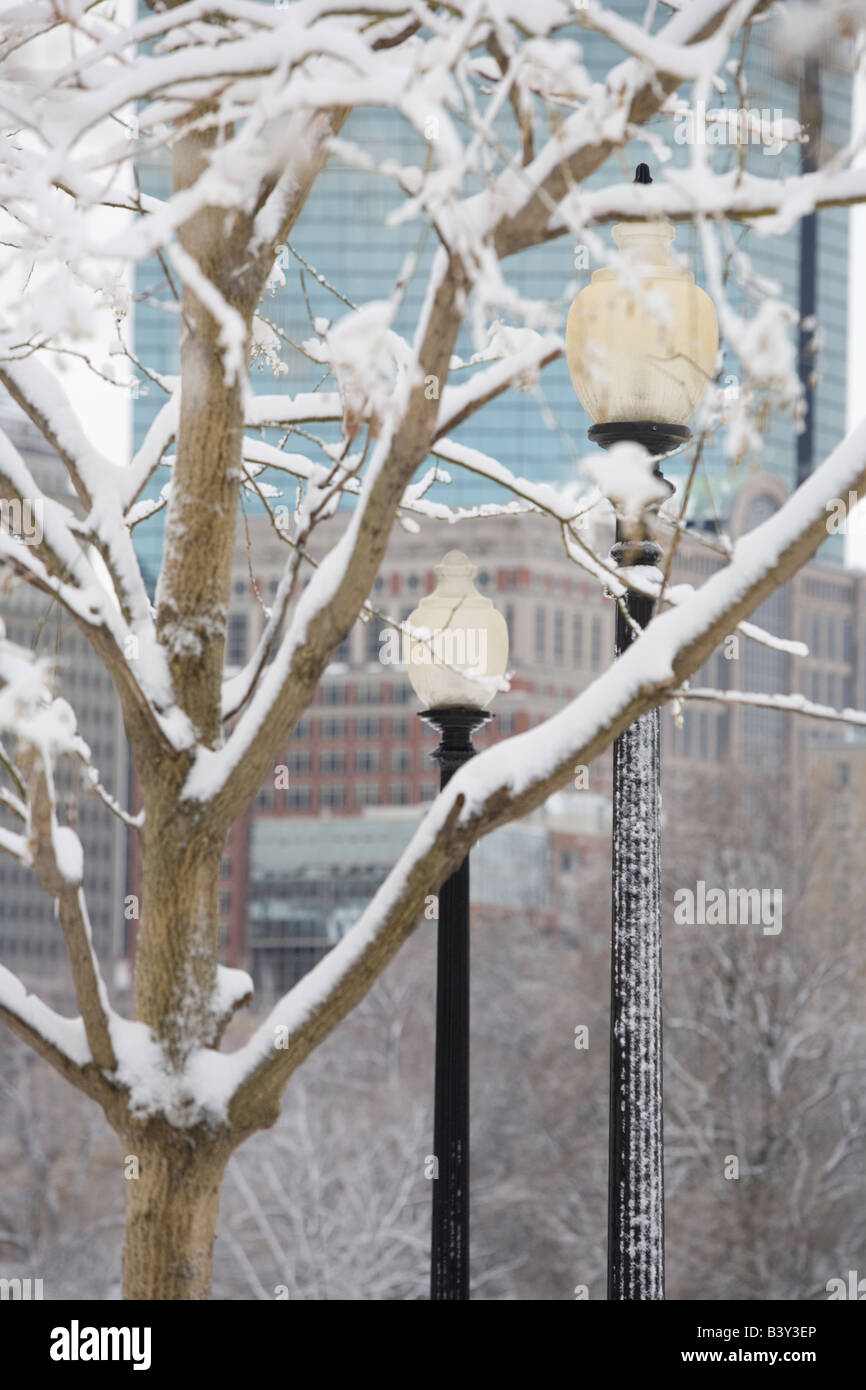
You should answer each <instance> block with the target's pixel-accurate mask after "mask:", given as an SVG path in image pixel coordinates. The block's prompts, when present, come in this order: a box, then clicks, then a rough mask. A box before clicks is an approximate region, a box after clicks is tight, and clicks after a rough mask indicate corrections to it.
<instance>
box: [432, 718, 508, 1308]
mask: <svg viewBox="0 0 866 1390" xmlns="http://www.w3.org/2000/svg"><path fill="white" fill-rule="evenodd" d="M420 717H421V718H422V719H423V720H424V722H425V723H426V724H430V725H432V726H433V728H434V729H437V730H438V731H439V734H440V735H441V741H440V743H439V747H438V748H437V749H436V750H435V752H434V753H433V755H432V756H433V757H434V758H435V759H436V761H437V762H438V764H439V774H440V775H439V786H440V789H441V788H442V787H444V786H445V785H446V784H447V783H448V782H449V780H450V779H451V777H452V776H453V775H454V773H455V772H456V771H457V769H458V768H459V767H462V766H463V764H464V763H465V762H467V761H468V760H469V759H470V758H471V757H473V756H474V754H475V749H474V748H473V746H472V735H473V733H474V732H475V730H476V729H480V728H481V727H482V726H483V725H484V724H486V723H488V721H489V720H490V719H492V718H493V716H492V715H491V714H487V713H486V711H484V710H479V709H461V708H459V707H458V708H456V709H430V710H425V711H424V712H423V713H422V715H421V716H420ZM433 1153H434V1154H435V1156H436V1161H437V1164H438V1174H437V1176H436V1178H435V1179H434V1183H433V1236H432V1248H431V1254H430V1297H431V1299H433V1300H439V1299H468V1297H469V857H468V855H467V857H466V858H465V859H464V860H463V863H462V864H461V865H460V867H459V869H456V870H455V872H454V873H453V874H452V875H451V877H450V878H449V879H448V880H447V881H446V882H445V883H444V884H443V885H442V888H441V889H440V892H439V927H438V934H437V940H436V1078H435V1082H434V1102H433Z"/></svg>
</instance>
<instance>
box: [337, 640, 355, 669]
mask: <svg viewBox="0 0 866 1390" xmlns="http://www.w3.org/2000/svg"><path fill="white" fill-rule="evenodd" d="M351 645H352V644H351V642H350V641H349V638H348V637H344V638H343V640H342V642H341V643H340V645H339V647H338V648H337V650H336V651H335V652H334V661H339V662H341V663H342V664H343V665H348V663H349V661H350V660H351V657H352V652H351Z"/></svg>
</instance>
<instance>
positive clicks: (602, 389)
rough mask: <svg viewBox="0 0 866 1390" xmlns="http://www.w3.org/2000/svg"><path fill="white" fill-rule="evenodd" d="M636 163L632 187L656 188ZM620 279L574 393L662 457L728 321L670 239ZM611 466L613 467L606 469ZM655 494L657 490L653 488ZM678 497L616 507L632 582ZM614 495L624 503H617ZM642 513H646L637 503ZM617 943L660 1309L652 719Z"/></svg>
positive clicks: (635, 772) (643, 1249)
mask: <svg viewBox="0 0 866 1390" xmlns="http://www.w3.org/2000/svg"><path fill="white" fill-rule="evenodd" d="M651 182H652V179H651V178H650V172H649V169H648V168H647V166H646V165H645V164H640V165H638V169H637V175H636V178H635V183H639V184H646V183H651ZM613 239H614V241H615V242H616V245H617V247H618V249H619V252H620V255H621V257H622V261H621V263H620V267H619V269H613V268H611V269H608V268H605V269H603V270H597V271H595V272H594V274H593V276H592V280H591V282H590V284H589V285H587V286H586V287H585V288H584V289H583V290H581V291H580V293H579V294H578V295H577V296H576V298H575V300H574V303H573V304H572V306H571V309H570V311H569V315H568V328H567V353H568V365H569V370H570V372H571V377H572V381H573V383H574V388H575V390H576V392H577V395H578V397H579V399H580V402H581V404H582V405H583V407H584V409H585V410H586V412H587V414H588V415H589V416H590V418H591V419H592V420H593V422H594V423H593V426H592V428H591V429H590V431H589V437H590V439H592V440H594V441H595V442H596V443H598V444H600V445H601V446H602V448H604V449H610V448H611V447H612V446H614V445H617V444H622V443H626V442H629V443H632V444H635V443H636V444H642V445H643V446H644V447H645V449H647V450H648V451H649V453H650V455H652V456H653V458H657V456H658V455H660V454H664V453H667V452H668V451H669V450H671V449H673V448H676V447H677V446H678V445H680V444H683V443H685V442H686V441H687V440H688V439H689V438H690V431H689V428H688V421H689V420H690V419H691V418H692V416H693V415H694V413H695V410H696V409H697V407H698V405H699V403H700V400H701V397H702V395H703V393H704V391H705V389H706V387H707V384H708V382H709V380H710V378H711V377H712V374H713V370H714V367H715V358H716V352H717V350H718V323H717V320H716V313H715V309H714V307H713V303H712V300H711V299H710V298H709V296H708V295H706V294H705V293H704V291H703V290H701V289H700V288H699V287H698V286H697V285H696V284H695V283H694V276H693V275H692V274H691V272H690V271H687V270H684V269H682V268H681V267H679V266H675V265H673V264H672V263H671V260H670V256H669V247H670V245H671V243H672V241H673V239H674V228H673V227H672V226H671V225H670V223H667V222H657V221H656V222H652V221H647V222H640V221H635V222H627V223H620V224H618V225H617V226H616V227H614V228H613ZM600 467H603V465H600ZM647 485H648V486H647ZM672 490H673V489H672V488H671V486H670V484H669V483H667V482H666V480H665V479H664V478H663V476H662V473H661V470H660V468H659V467H658V464H657V463H656V465H655V468H654V469H653V471H652V474H649V475H648V476H646V477H645V479H644V487H643V489H642V491H643V494H644V495H643V497H642V498H640V499H637V498H633V499H631V504H629V499H622V502H621V503H617V504H616V505H617V525H616V544H615V545H614V547H613V550H612V552H611V558H612V560H613V561H614V563H615V564H616V565H617V566H618V567H619V568H621V569H622V570H623V572H624V577H625V576H627V572H628V569H629V568H631V567H632V566H644V567H645V573H646V575H647V578H651V577H652V574H653V569H654V567H655V566H656V565H657V563H658V561H659V559H660V558H661V550H660V548H659V546H658V545H657V544H656V543H655V541H654V540H653V538H652V535H651V534H650V530H649V525H648V514H649V513H651V512H652V510H653V509H654V508H657V507H658V506H659V504H660V502H661V500H663V499H664V497H665V496H666V495H669V493H670V492H671V491H672ZM609 495H612V496H613V495H614V494H613V493H611V494H609ZM635 503H636V504H637V505H635ZM652 611H653V600H652V599H651V598H647V597H644V596H643V595H642V594H639V593H637V592H635V591H634V590H631V589H629V590H628V591H627V594H626V597H625V601H624V604H623V605H620V606H618V608H617V616H616V653H617V655H619V653H620V652H622V651H623V650H624V649H625V648H626V647H628V646H629V645H630V643H631V642H632V641H633V640H634V635H635V628H643V627H646V625H647V623H648V622H649V620H650V618H651V616H652ZM613 766H614V774H613V913H612V935H611V1025H610V1026H611V1040H610V1046H611V1065H610V1077H611V1085H610V1166H609V1188H608V1298H609V1299H616V1300H619V1299H661V1298H664V1183H663V1148H662V1025H661V913H660V902H659V799H660V798H659V716H658V710H657V709H655V710H652V711H650V713H648V714H644V715H642V716H641V717H640V718H639V719H638V720H637V721H636V722H635V723H634V724H633V725H632V726H631V728H629V729H627V730H626V731H625V733H623V734H621V735H620V736H619V738H618V739H617V740H616V742H615V743H614V761H613Z"/></svg>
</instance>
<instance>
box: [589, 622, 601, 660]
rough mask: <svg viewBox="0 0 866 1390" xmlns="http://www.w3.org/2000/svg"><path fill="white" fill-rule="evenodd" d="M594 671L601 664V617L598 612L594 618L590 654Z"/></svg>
mask: <svg viewBox="0 0 866 1390" xmlns="http://www.w3.org/2000/svg"><path fill="white" fill-rule="evenodd" d="M589 659H590V663H591V665H592V669H593V671H597V670H598V669H599V668H600V666H601V618H600V617H599V616H598V614H597V613H596V614H595V615H594V617H593V619H592V638H591V648H590V654H589Z"/></svg>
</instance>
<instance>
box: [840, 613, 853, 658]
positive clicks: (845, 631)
mask: <svg viewBox="0 0 866 1390" xmlns="http://www.w3.org/2000/svg"><path fill="white" fill-rule="evenodd" d="M852 644H853V631H852V627H851V619H850V618H845V619H844V620H843V623H842V660H843V661H850V660H851V658H852V655H853V653H852Z"/></svg>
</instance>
